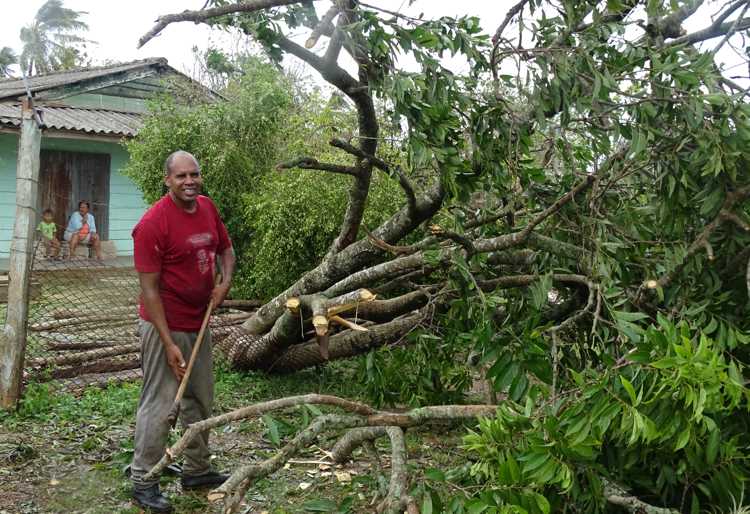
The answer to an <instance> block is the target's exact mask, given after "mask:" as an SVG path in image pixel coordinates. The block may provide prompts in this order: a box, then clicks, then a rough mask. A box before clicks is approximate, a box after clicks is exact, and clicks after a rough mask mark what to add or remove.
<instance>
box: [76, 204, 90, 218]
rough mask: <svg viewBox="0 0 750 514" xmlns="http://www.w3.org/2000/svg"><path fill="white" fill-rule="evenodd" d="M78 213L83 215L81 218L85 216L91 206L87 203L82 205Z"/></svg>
mask: <svg viewBox="0 0 750 514" xmlns="http://www.w3.org/2000/svg"><path fill="white" fill-rule="evenodd" d="M78 212H80V213H81V216H85V215H86V214H87V213H88V212H89V206H88V205H86V204H85V203H82V204H81V205H79V206H78Z"/></svg>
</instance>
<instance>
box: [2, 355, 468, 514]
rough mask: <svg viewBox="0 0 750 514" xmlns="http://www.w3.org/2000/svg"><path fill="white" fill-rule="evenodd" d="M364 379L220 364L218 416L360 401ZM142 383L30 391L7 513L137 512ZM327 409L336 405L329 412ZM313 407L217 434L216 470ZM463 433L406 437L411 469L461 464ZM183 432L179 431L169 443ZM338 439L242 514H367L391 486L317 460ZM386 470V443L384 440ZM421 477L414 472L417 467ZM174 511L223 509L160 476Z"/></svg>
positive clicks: (258, 454)
mask: <svg viewBox="0 0 750 514" xmlns="http://www.w3.org/2000/svg"><path fill="white" fill-rule="evenodd" d="M360 382H361V379H360V378H359V377H357V376H356V367H354V366H353V365H352V364H351V363H346V362H343V363H334V364H331V365H329V366H325V367H321V368H318V369H312V370H307V371H303V372H299V373H296V374H293V375H288V376H282V377H277V376H266V375H263V374H260V373H247V374H241V373H236V372H231V371H229V370H227V369H226V368H225V367H224V366H223V365H221V364H219V365H218V367H217V370H216V405H215V411H216V412H217V413H221V412H226V411H229V410H232V409H234V408H237V407H240V406H244V405H248V404H251V403H254V402H258V401H263V400H268V399H272V398H280V397H283V396H288V395H294V394H305V393H310V392H317V393H328V394H336V395H340V396H347V397H352V396H356V393H357V390H355V389H353V388H354V387H355V386H354V385H353V384H358V383H360ZM139 387H140V385H139V384H134V383H125V384H119V385H112V386H110V387H108V388H107V389H94V388H92V389H88V390H86V391H85V392H84V393H83V394H82V395H80V396H73V395H71V394H67V393H61V392H58V391H55V390H54V389H52V387H51V386H50V385H48V384H35V385H33V386H30V387H29V388H28V389H27V390H26V391H25V394H24V400H23V402H22V404H21V406H20V408H19V410H18V411H17V412H15V413H12V414H8V413H3V412H2V411H0V482H1V483H3V487H2V490H3V493H2V495H0V514H4V513H14V514H16V513H17V514H32V513H33V514H36V513H45V514H46V513H58V512H60V513H62V512H65V513H87V514H91V513H93V514H97V513H102V514H104V513H119V514H135V513H138V512H139V510H138V509H137V508H135V507H134V506H133V505H132V503H131V502H130V493H131V488H130V482H129V481H128V480H127V478H126V477H125V475H124V473H123V472H124V469H125V467H126V466H127V464H128V463H129V462H130V459H131V457H132V435H133V429H134V423H135V410H136V406H137V402H138V394H139ZM321 410H322V411H324V412H326V411H328V410H330V409H325V408H322V409H321ZM313 416H314V410H311V409H305V408H297V409H292V410H289V411H287V412H284V413H278V414H277V413H274V414H273V416H272V417H265V419H263V420H251V421H247V420H246V421H242V422H240V423H235V424H232V425H227V426H224V427H221V428H219V429H217V430H215V431H214V432H213V433H212V435H211V438H212V439H211V448H212V451H213V453H214V456H213V458H214V466H215V467H216V468H217V469H220V470H226V471H231V470H233V469H235V468H236V467H237V466H239V465H241V464H244V463H247V462H250V461H258V460H261V459H264V458H267V457H270V456H271V455H273V454H274V452H275V451H276V448H277V447H278V445H279V444H283V441H284V438H285V437H286V436H289V435H292V434H294V433H296V431H297V430H299V429H300V428H303V427H304V426H305V425H306V424H307V423H309V422H310V420H311V419H312V417H313ZM462 433H463V431H462V430H455V431H446V432H444V433H440V434H437V435H430V434H429V433H420V434H418V435H416V436H415V435H410V436H409V437H408V438H407V443H408V448H409V454H410V458H411V459H412V461H411V462H412V463H416V464H418V467H419V468H421V469H424V468H429V467H434V466H436V465H440V466H441V467H445V466H450V465H455V464H456V463H458V462H460V460H461V456H460V455H459V454H457V453H456V452H455V448H456V445H457V444H458V440H459V438H460V435H461V434H462ZM176 436H177V434H176V433H173V435H172V439H173V440H174V439H175V438H176ZM334 440H335V438H333V437H331V438H330V439H328V440H325V441H320V442H319V444H320V447H315V446H314V447H312V448H310V449H308V450H306V451H305V452H303V454H301V455H298V456H296V457H295V458H294V459H293V462H292V463H290V464H289V465H287V466H286V467H285V468H284V469H281V470H279V472H277V473H276V474H274V475H273V476H271V477H268V478H266V479H264V480H260V481H259V482H258V483H257V484H255V486H254V487H253V488H252V489H251V490H250V491H249V492H248V494H247V497H246V504H247V506H246V509H247V510H246V511H245V512H248V513H250V512H262V511H267V512H269V514H270V513H278V514H282V513H296V512H370V511H372V510H373V507H374V504H373V503H372V501H373V496H374V494H375V493H376V492H377V491H378V490H381V491H382V490H383V488H384V487H385V485H386V484H385V480H383V479H382V478H380V479H379V478H378V473H374V472H373V468H372V467H371V463H370V462H369V461H368V460H367V459H366V458H364V457H363V456H360V457H358V458H355V460H354V461H353V462H352V463H350V464H347V465H346V466H328V465H325V464H320V462H323V461H324V460H325V457H326V456H325V452H324V450H327V449H330V446H331V445H332V444H333V442H334ZM382 445H383V446H382V450H383V455H384V459H383V462H384V464H385V465H387V463H388V453H389V450H388V447H387V443H386V442H382ZM415 473H417V471H415ZM162 488H163V489H164V490H165V492H166V493H167V494H168V495H169V496H170V497H171V499H172V501H173V504H174V506H175V512H176V513H177V514H188V513H190V514H193V513H203V512H218V507H217V506H215V505H209V504H208V503H207V501H206V498H205V493H191V494H182V492H181V490H180V486H179V480H178V479H177V478H176V477H174V476H164V477H162Z"/></svg>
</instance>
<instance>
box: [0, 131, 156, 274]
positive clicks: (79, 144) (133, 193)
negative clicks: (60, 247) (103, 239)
mask: <svg viewBox="0 0 750 514" xmlns="http://www.w3.org/2000/svg"><path fill="white" fill-rule="evenodd" d="M17 146H18V138H17V136H16V135H15V134H0V259H3V258H8V257H9V255H10V239H11V236H12V233H13V219H14V216H15V210H16V207H15V205H16V204H15V192H16V161H17V159H18V152H17ZM42 149H48V150H62V151H68V152H93V153H108V154H110V156H111V161H110V182H109V239H110V240H112V241H114V242H115V245H116V246H117V254H118V255H133V240H132V238H131V237H130V232H131V231H132V229H133V226H135V224H136V223H137V222H138V220H139V219H140V218H141V216H142V215H143V213H144V212H145V211H146V208H147V207H148V206H147V205H146V203H145V202H144V201H143V197H142V195H141V192H140V191H139V190H138V188H137V187H136V186H135V184H134V183H133V182H132V181H131V180H130V179H129V178H127V177H126V176H124V175H123V174H122V173H121V172H120V170H122V169H123V168H124V167H125V165H126V164H127V162H128V153H127V152H126V151H125V149H124V148H123V147H122V146H120V145H119V144H117V143H107V142H98V141H85V140H75V139H62V138H60V139H58V138H46V137H42Z"/></svg>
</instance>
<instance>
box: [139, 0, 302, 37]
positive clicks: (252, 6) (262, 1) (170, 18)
mask: <svg viewBox="0 0 750 514" xmlns="http://www.w3.org/2000/svg"><path fill="white" fill-rule="evenodd" d="M300 2H301V0H245V1H244V2H238V3H236V4H228V5H222V6H219V7H213V8H211V9H202V10H200V11H183V12H181V13H177V14H165V15H164V16H159V17H158V18H157V19H156V24H155V25H154V26H153V27H152V28H151V30H149V31H148V32H147V33H146V34H144V35H143V36H142V37H141V39H139V40H138V48H140V47H142V46H143V45H145V44H146V43H148V42H149V41H151V40H152V39H153V38H155V37H156V36H158V35H159V33H161V31H162V30H164V29H165V28H166V27H167V26H168V25H170V24H172V23H179V22H183V21H192V22H194V23H205V22H206V21H208V20H210V19H211V18H216V17H219V16H225V15H227V14H233V13H239V12H244V13H249V12H256V11H262V10H263V9H268V8H269V7H279V6H281V5H292V4H298V3H300Z"/></svg>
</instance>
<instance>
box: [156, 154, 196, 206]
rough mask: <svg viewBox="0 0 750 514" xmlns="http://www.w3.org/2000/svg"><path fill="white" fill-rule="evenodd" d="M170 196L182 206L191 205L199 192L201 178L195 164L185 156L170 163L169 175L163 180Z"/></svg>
mask: <svg viewBox="0 0 750 514" xmlns="http://www.w3.org/2000/svg"><path fill="white" fill-rule="evenodd" d="M164 183H165V184H166V185H167V188H169V191H170V192H171V193H172V195H173V196H174V197H175V198H176V199H177V200H178V201H179V202H181V203H183V204H192V203H193V202H195V199H196V198H197V197H198V195H199V194H200V192H201V186H202V185H203V177H202V176H201V172H200V170H199V169H198V165H197V164H196V162H195V161H194V160H193V159H191V158H189V157H186V156H178V157H177V158H175V159H174V160H173V161H172V166H171V168H170V170H169V175H167V176H166V178H165V179H164Z"/></svg>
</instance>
